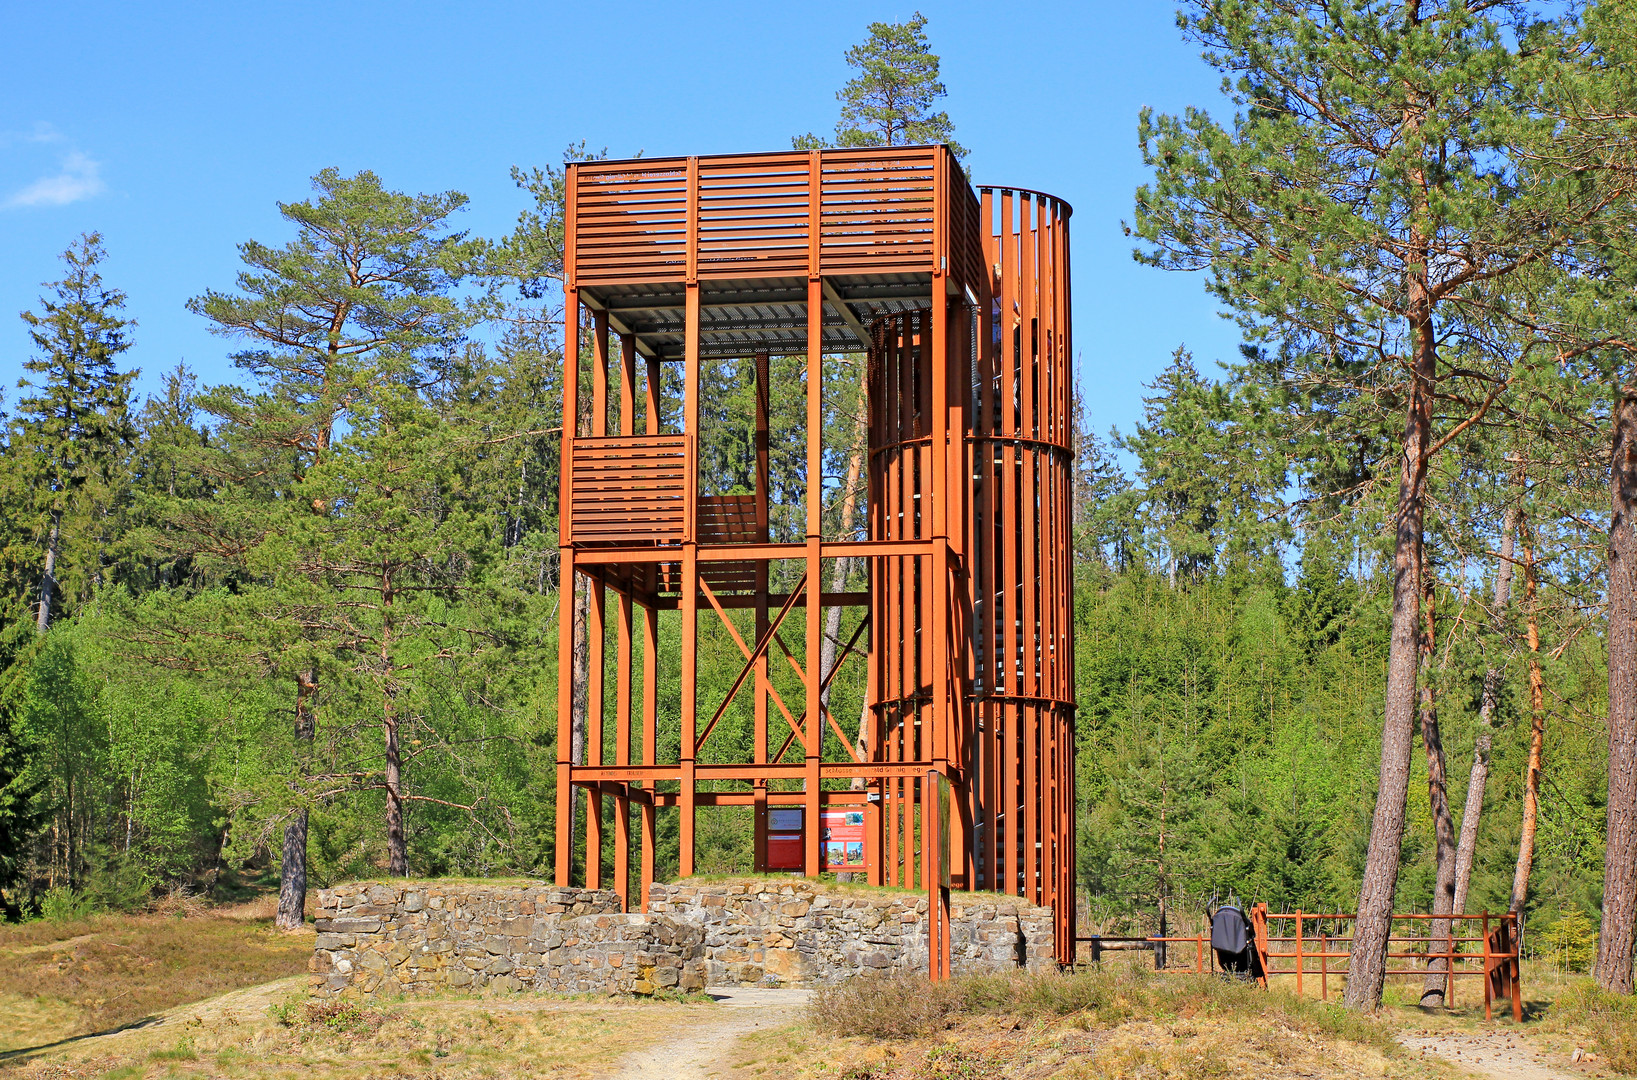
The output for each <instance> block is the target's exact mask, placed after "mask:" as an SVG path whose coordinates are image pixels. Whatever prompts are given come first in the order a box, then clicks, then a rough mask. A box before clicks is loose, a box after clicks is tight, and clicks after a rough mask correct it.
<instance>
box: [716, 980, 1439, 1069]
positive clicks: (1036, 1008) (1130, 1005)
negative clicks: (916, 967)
mask: <svg viewBox="0 0 1637 1080" xmlns="http://www.w3.org/2000/svg"><path fill="white" fill-rule="evenodd" d="M808 1023H809V1026H810V1028H811V1031H812V1034H813V1035H815V1036H818V1038H817V1039H816V1040H815V1042H816V1043H817V1044H819V1045H821V1046H822V1047H823V1048H824V1052H823V1053H822V1054H820V1055H818V1057H817V1059H816V1060H817V1062H818V1063H817V1064H811V1065H809V1066H807V1067H806V1068H805V1071H802V1072H799V1073H796V1075H800V1076H803V1077H814V1078H817V1077H835V1078H840V1080H934V1078H944V1077H948V1078H966V1077H971V1078H978V1077H998V1076H1005V1077H1015V1078H1018V1080H1047V1078H1052V1080H1058V1078H1061V1080H1068V1078H1071V1077H1072V1078H1081V1077H1084V1078H1105V1077H1106V1078H1139V1077H1144V1078H1146V1077H1152V1078H1168V1080H1207V1078H1212V1077H1241V1076H1243V1077H1286V1076H1288V1077H1298V1076H1301V1077H1337V1078H1340V1077H1358V1076H1393V1077H1409V1076H1425V1075H1428V1069H1429V1066H1426V1065H1424V1064H1422V1063H1419V1062H1416V1061H1414V1060H1412V1059H1410V1058H1408V1057H1407V1056H1406V1055H1404V1053H1403V1051H1402V1049H1401V1048H1400V1047H1399V1046H1398V1045H1397V1044H1396V1043H1395V1042H1394V1041H1393V1038H1392V1030H1391V1028H1390V1027H1389V1026H1388V1025H1387V1024H1385V1023H1382V1022H1380V1021H1377V1020H1373V1019H1370V1018H1367V1017H1361V1016H1358V1015H1356V1014H1353V1013H1350V1012H1347V1011H1345V1010H1343V1009H1341V1008H1340V1007H1338V1006H1335V1005H1322V1004H1320V1003H1318V1002H1315V1001H1310V1000H1298V999H1296V998H1294V997H1292V996H1290V995H1288V994H1284V993H1279V992H1273V993H1268V992H1265V991H1262V990H1260V989H1257V988H1255V987H1251V986H1246V985H1242V984H1231V983H1227V982H1224V981H1222V980H1220V979H1211V978H1208V977H1207V978H1196V977H1193V976H1168V977H1163V978H1162V977H1158V976H1155V975H1153V974H1152V973H1149V972H1145V971H1143V970H1142V969H1139V968H1127V967H1123V966H1118V967H1117V966H1113V965H1110V966H1109V967H1107V968H1105V969H1102V970H1096V969H1093V970H1083V971H1079V972H1076V973H1073V974H1069V975H1055V974H1052V975H1024V974H1007V975H991V976H969V977H965V978H959V979H953V980H951V981H949V982H947V983H943V984H938V985H931V984H928V983H927V982H926V980H925V979H924V978H920V977H913V976H907V977H902V978H893V979H879V980H854V981H853V982H850V983H847V984H845V985H843V986H840V987H836V988H833V989H829V990H824V991H821V992H820V993H818V994H817V995H815V997H814V1000H813V1004H812V1006H811V1008H810V1011H809V1017H808ZM779 1049H780V1048H779V1047H776V1046H764V1047H763V1048H762V1057H761V1060H760V1061H758V1062H757V1063H755V1064H752V1065H748V1066H746V1067H745V1068H744V1069H742V1070H741V1072H740V1074H739V1075H741V1076H744V1077H749V1078H755V1077H760V1076H769V1077H771V1076H773V1075H776V1074H777V1072H778V1067H779V1065H780V1063H778V1062H777V1061H776V1057H777V1053H778V1050H779ZM794 1056H795V1057H799V1055H794ZM787 1060H788V1059H787ZM809 1060H813V1059H809ZM1430 1068H1432V1069H1434V1071H1437V1067H1436V1066H1432V1067H1430Z"/></svg>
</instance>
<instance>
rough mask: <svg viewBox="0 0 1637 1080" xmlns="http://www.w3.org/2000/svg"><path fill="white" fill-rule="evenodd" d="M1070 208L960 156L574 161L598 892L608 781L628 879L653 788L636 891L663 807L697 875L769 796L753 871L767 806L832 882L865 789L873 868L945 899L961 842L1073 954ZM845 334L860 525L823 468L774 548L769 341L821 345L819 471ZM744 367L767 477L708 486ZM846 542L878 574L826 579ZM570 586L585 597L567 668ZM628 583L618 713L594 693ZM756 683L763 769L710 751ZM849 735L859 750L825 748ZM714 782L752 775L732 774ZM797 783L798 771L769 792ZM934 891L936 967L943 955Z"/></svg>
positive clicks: (565, 558) (575, 409)
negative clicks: (791, 816)
mask: <svg viewBox="0 0 1637 1080" xmlns="http://www.w3.org/2000/svg"><path fill="white" fill-rule="evenodd" d="M1069 214H1070V210H1069V208H1068V206H1067V205H1066V204H1064V203H1062V202H1061V201H1060V200H1057V199H1053V198H1051V197H1050V196H1046V195H1041V194H1038V193H1035V192H1028V191H1023V190H1021V189H983V190H982V196H981V200H980V198H979V197H978V195H976V194H975V193H974V192H973V190H972V189H971V188H970V187H969V186H968V185H967V183H966V181H965V178H964V176H963V175H962V173H961V171H960V168H959V166H958V164H956V162H955V160H954V158H953V156H952V155H951V154H950V153H949V152H948V150H947V149H946V148H944V147H907V148H873V149H865V150H833V151H832V150H827V151H812V152H796V153H782V154H759V155H740V156H725V157H701V158H686V159H666V160H646V161H630V162H583V163H575V164H572V165H570V166H569V169H568V178H567V215H566V223H565V237H566V245H565V246H566V252H565V271H566V273H565V278H566V300H567V312H568V316H567V318H566V320H565V325H566V327H567V332H566V335H565V337H566V340H565V355H566V356H568V357H570V358H578V357H580V356H581V351H582V345H583V341H582V335H584V334H585V333H586V331H587V330H589V337H590V341H589V351H590V354H591V364H590V382H591V385H590V387H589V393H586V391H585V388H582V386H581V385H580V381H581V371H580V368H581V365H580V363H568V364H567V365H566V366H565V379H564V413H563V475H562V492H563V507H564V509H563V513H562V519H561V520H562V526H561V534H562V539H561V546H560V553H561V559H562V562H561V585H562V600H561V603H560V609H559V619H560V624H559V631H558V633H559V671H558V716H559V717H560V718H564V719H565V720H566V718H568V717H569V716H570V715H571V713H572V709H573V701H574V696H575V693H576V690H578V691H579V692H581V693H583V694H584V699H585V701H586V702H587V706H586V722H585V731H584V740H583V742H584V751H583V753H584V757H583V760H578V761H577V760H575V754H574V743H573V739H572V737H571V731H570V724H569V723H567V722H560V723H559V725H558V744H559V745H558V766H557V833H556V876H557V880H558V881H559V882H561V883H565V884H566V883H568V881H569V880H570V877H571V876H572V873H573V869H574V867H573V862H574V858H573V852H574V843H573V837H572V835H571V833H570V829H571V828H572V821H573V819H574V815H573V813H572V812H571V808H572V807H573V805H574V801H573V792H574V791H575V790H576V789H578V790H583V791H585V792H586V804H585V805H586V814H585V818H584V821H585V841H586V844H585V860H584V881H585V882H586V883H587V884H588V885H592V886H597V885H600V884H601V883H602V882H603V867H602V848H603V841H604V837H603V830H604V827H605V822H604V817H605V810H604V805H603V804H604V802H605V800H611V801H612V803H613V805H614V810H615V812H614V815H613V822H614V827H615V837H614V853H615V866H614V868H613V871H614V872H613V879H614V880H613V882H612V884H613V886H614V887H615V888H616V889H617V890H619V891H620V893H621V895H622V896H623V895H625V892H626V889H627V888H628V882H629V878H630V866H629V855H630V852H631V849H632V844H633V838H632V836H631V835H630V821H631V818H630V809H631V808H632V807H640V822H641V827H640V836H639V837H638V838H636V842H637V846H638V847H639V848H640V852H641V856H640V857H641V862H640V867H639V877H640V881H641V883H642V902H643V903H646V899H647V890H648V885H649V884H650V883H651V881H652V880H653V873H654V843H655V841H654V838H655V814H656V813H657V811H659V810H661V809H666V808H671V807H674V808H676V809H677V810H678V811H679V813H680V830H679V831H680V857H679V862H680V871H681V873H682V874H683V875H689V874H692V873H693V872H694V851H693V848H694V816H695V812H696V808H697V807H699V806H712V805H714V806H722V805H746V806H753V807H754V808H755V812H756V822H757V829H756V852H755V857H756V864H757V866H758V868H762V867H764V866H766V865H768V864H769V861H770V857H769V854H768V839H767V836H768V830H767V821H768V816H767V815H768V812H769V808H770V807H777V806H800V807H802V809H803V812H804V821H805V828H804V831H803V842H802V857H801V866H802V869H803V872H805V873H806V874H808V875H812V874H816V873H818V872H819V870H820V867H821V852H820V848H819V829H818V823H819V813H820V811H821V809H823V808H825V807H836V806H854V807H859V808H862V810H863V811H864V813H865V814H866V816H867V823H868V829H869V839H870V843H871V846H872V848H873V851H872V855H873V859H872V865H871V868H870V877H871V880H872V881H873V882H875V883H881V884H893V885H900V886H905V887H912V888H926V889H928V890H929V892H931V894H932V896H933V899H934V900H937V899H938V896H939V887H940V884H941V882H940V880H939V879H940V872H939V860H938V859H937V858H936V855H937V852H936V851H935V850H934V849H935V848H937V847H939V846H941V844H942V842H944V841H947V843H948V846H949V850H950V851H951V853H952V858H951V859H950V862H949V884H951V885H953V886H954V887H956V888H966V889H991V890H997V891H1002V892H1006V893H1012V894H1015V895H1019V896H1022V897H1024V898H1027V899H1028V900H1030V901H1031V902H1034V903H1037V904H1045V905H1050V906H1052V907H1053V908H1054V910H1055V913H1056V923H1057V941H1058V952H1059V956H1060V959H1062V960H1064V961H1067V960H1068V959H1070V958H1071V956H1072V951H1073V945H1074V941H1073V926H1074V921H1073V920H1074V913H1073V896H1074V891H1073V855H1074V840H1073V836H1074V833H1073V782H1074V770H1073V750H1074V732H1073V709H1074V705H1073V701H1074V693H1073V686H1074V682H1073V666H1072V661H1073V650H1072V635H1071V630H1072V609H1071V597H1072V581H1071V579H1070V574H1071V569H1072V568H1071V564H1070V554H1069V553H1070V546H1069V536H1070V512H1071V501H1070V480H1071V475H1072V459H1071V443H1070V431H1071V424H1070V421H1071V408H1072V396H1071V395H1072V390H1071V380H1070V375H1069V372H1070V368H1069V363H1070V357H1071V352H1070V332H1069V281H1068V218H1069ZM586 311H589V313H590V315H589V326H587V325H585V324H586V317H585V314H584V313H585V312H586ZM616 345H617V348H618V357H617V358H616V357H615V356H614V355H613V351H614V349H615V347H616ZM849 351H851V352H857V351H865V352H867V354H868V365H869V393H870V402H869V404H870V412H869V415H870V431H869V447H870V460H869V470H868V473H869V496H868V503H867V517H868V521H869V535H868V539H866V540H857V539H848V538H839V539H827V538H826V537H825V536H824V533H823V520H822V518H823V515H822V511H823V506H822V504H821V497H822V494H823V493H822V488H821V485H820V484H818V483H811V484H809V485H808V487H807V492H806V496H805V505H804V510H805V520H806V530H805V531H806V536H805V539H804V540H803V541H801V542H795V543H773V542H771V540H770V535H769V528H768V522H769V487H768V460H767V431H768V415H767V398H768V380H769V374H768V372H769V365H768V356H769V355H770V354H772V355H803V356H805V359H806V385H807V388H808V392H807V416H806V443H807V448H806V455H807V456H806V466H807V475H808V476H810V477H817V476H820V475H822V474H823V456H822V454H823V445H822V427H823V414H822V411H821V409H820V402H821V394H820V393H819V392H817V388H819V387H820V386H821V385H822V367H821V360H822V358H823V356H824V355H826V354H827V353H837V352H849ZM721 358H738V359H744V360H749V361H752V362H753V363H754V364H755V371H756V385H757V399H758V408H757V414H758V415H757V418H756V422H757V451H756V459H757V460H756V482H757V493H756V495H755V496H754V497H751V496H744V495H734V496H704V495H701V494H700V491H699V476H698V460H697V454H698V446H697V440H698V435H699V432H700V426H699V424H700V375H701V367H702V365H703V364H704V363H705V362H707V361H709V360H713V359H721ZM671 361H680V362H681V363H682V364H683V380H682V381H683V384H684V393H683V403H682V409H681V415H680V416H679V417H665V416H661V415H660V411H661V410H660V397H659V394H658V392H657V386H658V383H659V375H660V365H661V364H662V363H665V362H671ZM616 364H617V365H618V367H617V372H618V375H617V382H618V391H619V394H618V396H619V400H618V401H617V402H615V401H611V400H610V398H609V395H610V387H611V386H612V383H611V373H612V372H614V371H615V370H616V368H615V365H616ZM639 367H640V368H641V370H642V372H643V373H645V376H646V378H645V379H643V380H639ZM639 381H641V382H642V383H643V385H644V393H643V395H642V397H641V399H640V404H641V409H640V412H641V416H640V417H639V408H638V406H639V398H638V385H639ZM587 398H589V400H585V399H587ZM587 406H589V408H588V407H587ZM587 413H589V416H588V415H587ZM639 419H640V420H641V421H642V427H643V430H642V431H641V432H640V433H639V431H638V421H639ZM616 428H617V430H615V429H616ZM838 557H846V558H854V559H856V558H864V559H867V560H868V563H869V566H870V588H869V591H868V592H867V593H863V594H831V593H827V592H825V591H824V578H825V576H826V575H825V573H824V572H823V571H824V566H825V560H827V559H834V558H838ZM779 560H789V561H795V562H798V563H800V564H801V565H802V567H803V570H804V573H803V576H802V578H801V582H800V584H799V585H798V586H796V587H795V588H794V589H793V590H792V591H791V592H789V593H787V594H782V595H781V594H775V593H772V592H770V591H769V582H770V580H771V575H770V571H769V568H770V566H771V564H772V563H774V562H775V561H779ZM577 578H578V579H584V580H585V581H586V583H587V587H588V589H589V594H590V596H589V601H588V604H587V608H588V614H587V626H588V631H589V634H588V636H589V640H590V656H589V657H588V662H587V663H586V665H585V670H586V673H587V674H586V677H585V681H584V683H583V684H582V685H580V686H578V687H577V686H576V685H575V677H574V657H573V636H574V631H573V619H574V603H573V594H572V589H573V584H574V582H575V581H576V580H577ZM610 591H612V592H613V593H614V594H615V598H616V600H617V605H618V606H617V611H616V613H615V623H616V627H615V634H614V637H615V648H616V652H617V662H616V664H615V672H616V675H615V686H614V688H613V689H614V699H615V700H614V702H613V715H612V716H609V715H608V704H609V703H608V702H607V700H606V696H607V695H606V689H607V688H605V687H604V685H603V683H604V675H603V671H604V660H605V657H604V655H603V650H604V648H605V644H604V642H605V637H606V629H607V622H608V618H609V613H608V610H607V607H608V593H609V592H610ZM836 605H841V606H854V605H859V606H865V607H867V609H868V611H867V615H866V618H865V621H864V622H861V623H860V624H859V626H858V631H857V633H855V634H854V635H853V638H852V640H851V641H850V642H847V643H845V646H846V647H845V648H840V647H838V650H837V651H838V653H839V656H840V659H838V661H837V663H836V666H837V667H839V665H840V663H841V662H842V661H843V660H846V659H847V658H848V657H849V656H858V655H862V656H863V662H865V663H866V664H867V665H868V667H869V676H868V679H867V685H868V691H867V701H866V705H867V710H866V712H867V716H868V723H867V724H866V725H865V729H866V730H864V731H863V732H861V733H860V734H861V736H862V744H863V745H862V748H861V750H860V749H858V748H855V747H854V745H853V742H854V739H853V733H851V732H850V731H848V730H846V729H845V728H844V727H843V725H842V724H841V723H840V722H839V721H838V720H837V718H836V717H834V716H832V715H830V713H829V711H828V709H827V708H826V706H825V700H824V696H825V688H826V687H827V686H828V684H829V682H830V680H831V679H833V678H834V675H835V669H834V668H832V670H830V671H828V672H823V671H820V670H819V668H820V656H821V638H822V634H823V612H824V610H825V608H826V607H830V606H836ZM734 608H753V609H754V611H755V619H754V631H753V632H752V633H745V634H741V632H740V629H739V628H738V627H737V626H736V624H735V623H734V621H733V619H732V618H731V617H730V615H729V614H728V612H729V611H730V610H731V609H734ZM667 609H675V610H678V611H679V612H680V617H681V619H680V634H681V642H680V645H681V649H680V664H681V670H680V671H679V672H678V673H677V676H678V683H679V686H680V698H679V700H677V701H676V714H677V716H678V724H677V731H676V732H675V737H676V740H677V742H678V744H679V750H678V753H677V755H676V757H677V760H676V761H674V762H671V761H667V762H661V761H659V760H658V757H657V745H658V742H659V715H660V709H659V702H658V680H657V670H656V669H657V664H658V662H659V661H658V656H659V653H658V634H659V621H658V612H659V611H661V610H667ZM797 609H801V611H800V614H798V613H797ZM712 612H714V614H715V616H716V617H718V618H719V619H720V620H721V622H722V623H723V625H724V627H725V628H726V630H727V633H728V635H729V637H730V638H731V640H732V641H733V642H734V644H735V647H736V648H737V649H738V650H739V653H740V655H741V658H742V660H743V667H742V669H741V672H740V674H739V676H738V678H737V679H736V680H735V682H734V683H733V685H732V687H731V689H730V690H729V692H728V694H727V696H726V698H725V699H724V700H722V701H720V702H715V703H702V702H701V701H700V700H699V697H698V686H697V673H698V619H699V617H700V615H701V614H702V613H704V614H705V617H706V618H709V617H711V613H712ZM639 613H640V616H641V618H640V621H641V627H640V630H639V629H638V626H637V622H638V618H637V617H638V614H639ZM795 619H801V620H803V621H804V622H805V624H806V635H805V648H804V649H799V650H796V651H791V650H790V649H788V648H787V646H786V644H785V639H784V636H783V635H782V634H781V632H780V630H781V627H785V626H792V625H794V624H793V622H792V620H795ZM866 625H867V630H868V632H867V636H866V635H865V630H866ZM839 644H840V643H838V646H839ZM639 650H640V654H641V658H642V663H641V676H640V687H638V686H637V685H635V684H634V683H633V679H634V678H635V675H634V673H635V671H636V660H637V658H638V654H639ZM770 664H772V665H783V666H787V667H788V668H789V669H792V670H793V671H794V673H795V675H796V676H797V678H798V682H799V684H800V686H801V687H802V694H801V697H800V698H799V699H796V698H792V700H790V701H786V700H785V699H784V698H783V697H781V696H780V694H779V693H778V691H777V689H776V688H775V686H774V684H773V681H772V680H771V678H770V672H769V665H770ZM746 692H748V693H749V694H750V695H751V696H752V698H753V701H754V714H755V730H754V749H753V752H752V755H751V756H752V760H751V761H748V762H730V763H722V762H712V761H709V760H708V756H709V755H704V754H702V751H703V750H704V748H705V747H706V745H707V743H708V742H709V740H710V739H711V737H712V735H713V733H714V732H715V730H716V728H717V723H718V721H719V720H720V719H721V718H722V716H723V715H724V712H725V711H726V710H727V708H728V707H729V704H730V703H731V702H732V701H733V700H734V699H735V697H736V696H737V695H739V694H741V693H746ZM713 705H714V708H713ZM667 711H668V710H667ZM605 721H611V722H612V727H613V732H612V740H611V742H610V741H609V740H607V739H605V731H604V724H605ZM826 731H829V732H832V733H833V734H834V735H835V736H836V739H835V740H833V741H831V742H829V743H827V742H826V736H825V732H826ZM837 747H839V748H840V750H839V751H838V750H837V749H836V748H837ZM610 755H611V756H612V758H613V760H612V761H608V760H605V758H606V757H608V756H610ZM638 756H640V760H637V757H638ZM855 780H856V781H859V782H861V783H862V784H863V788H862V790H859V789H858V785H857V784H856V783H853V781H855ZM721 781H729V782H734V783H738V784H743V785H747V788H746V789H742V790H711V789H712V788H714V787H715V786H717V784H718V782H721ZM776 781H800V783H801V790H799V791H793V790H792V791H780V790H775V789H774V787H773V783H774V782H776ZM843 782H845V784H844V783H843ZM701 784H704V785H705V786H704V788H701ZM939 790H947V791H948V793H949V799H948V806H949V810H948V811H947V814H944V813H939V814H932V812H931V810H930V808H931V807H933V806H935V805H940V804H938V803H937V802H936V801H935V800H936V799H937V798H938V792H939ZM929 814H930V815H931V816H930V817H929ZM938 910H939V907H938V906H937V905H935V907H934V912H935V916H934V919H933V924H934V925H933V935H934V942H935V944H936V945H939V946H940V947H936V948H934V950H933V964H932V973H933V974H934V976H935V977H936V976H937V975H939V974H942V973H946V971H947V945H948V943H947V938H946V937H943V938H941V939H940V935H941V934H943V930H941V929H940V927H939V925H938V920H937V918H936V912H937V911H938Z"/></svg>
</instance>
